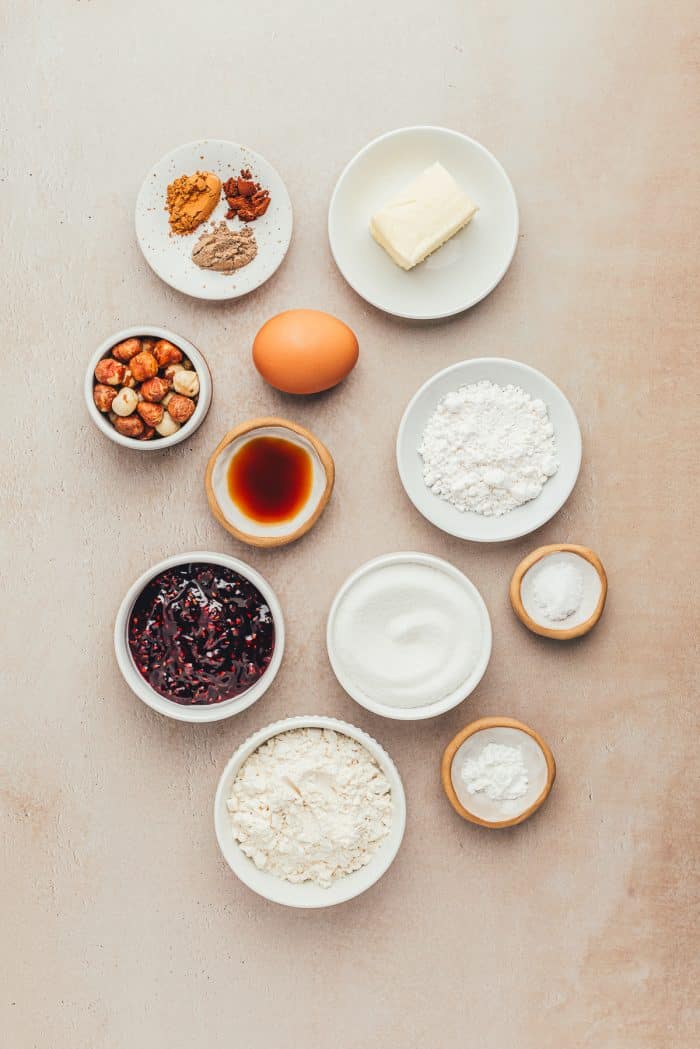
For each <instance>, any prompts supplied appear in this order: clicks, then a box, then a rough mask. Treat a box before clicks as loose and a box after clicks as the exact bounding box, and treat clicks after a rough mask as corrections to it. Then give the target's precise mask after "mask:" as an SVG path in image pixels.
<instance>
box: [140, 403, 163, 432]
mask: <svg viewBox="0 0 700 1049" xmlns="http://www.w3.org/2000/svg"><path fill="white" fill-rule="evenodd" d="M136 411H137V412H138V413H139V415H140V416H141V418H142V419H143V421H144V422H145V424H146V426H157V425H158V423H159V422H160V421H161V419H162V418H163V413H164V411H165V408H164V407H163V405H162V404H151V403H150V402H149V401H141V403H140V404H139V405H138V407H137V408H136Z"/></svg>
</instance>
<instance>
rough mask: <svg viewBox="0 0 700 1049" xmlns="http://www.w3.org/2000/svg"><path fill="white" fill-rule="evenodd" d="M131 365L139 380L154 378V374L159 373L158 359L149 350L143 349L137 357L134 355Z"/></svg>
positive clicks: (132, 371)
mask: <svg viewBox="0 0 700 1049" xmlns="http://www.w3.org/2000/svg"><path fill="white" fill-rule="evenodd" d="M130 367H131V374H132V375H133V376H134V378H135V379H136V381H137V382H144V381H145V380H146V379H152V378H153V376H154V375H157V374H158V361H157V360H156V359H155V357H154V356H153V354H152V353H149V352H148V351H147V350H143V351H142V352H141V353H137V354H136V356H135V357H132V358H131V361H130Z"/></svg>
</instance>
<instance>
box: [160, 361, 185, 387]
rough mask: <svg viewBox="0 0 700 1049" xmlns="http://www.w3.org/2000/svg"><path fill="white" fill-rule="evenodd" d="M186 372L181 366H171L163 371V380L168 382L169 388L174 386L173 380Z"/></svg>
mask: <svg viewBox="0 0 700 1049" xmlns="http://www.w3.org/2000/svg"><path fill="white" fill-rule="evenodd" d="M184 370H185V369H184V368H183V367H182V365H181V364H169V365H168V366H167V368H165V369H164V370H163V378H164V379H166V380H167V382H168V385H169V386H172V384H173V379H174V378H175V376H176V375H177V373H178V372H182V371H184Z"/></svg>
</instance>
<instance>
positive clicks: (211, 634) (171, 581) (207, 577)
mask: <svg viewBox="0 0 700 1049" xmlns="http://www.w3.org/2000/svg"><path fill="white" fill-rule="evenodd" d="M128 635H129V648H130V649H131V655H132V657H133V660H134V663H135V664H136V668H137V670H138V671H139V673H140V674H141V675H142V676H143V677H144V678H145V679H146V681H147V682H148V683H149V685H150V686H151V688H153V689H155V691H156V692H158V693H159V695H161V696H164V697H165V698H166V699H170V700H172V701H173V703H185V704H205V703H206V704H208V703H222V702H223V701H224V700H225V699H234V698H235V697H236V696H240V695H242V693H244V692H246V691H247V690H248V689H249V688H250V687H251V685H254V684H255V682H256V681H257V680H258V679H259V678H260V677H262V675H263V674H264V673H265V671H266V670H267V668H268V666H269V665H270V660H271V659H272V653H273V651H274V648H275V625H274V622H273V619H272V613H271V612H270V608H269V606H268V604H267V603H266V601H265V598H264V597H263V596H262V594H261V593H260V591H259V590H258V589H257V587H255V586H254V585H253V584H252V583H251V582H250V581H249V580H247V579H245V578H244V577H243V576H241V575H239V574H238V573H237V572H233V571H232V570H231V569H230V568H224V567H223V566H222V565H211V564H188V565H177V566H176V567H175V568H169V569H167V570H166V571H165V572H162V573H161V574H160V575H158V576H156V577H155V578H154V579H151V581H150V582H149V583H147V584H146V586H145V588H144V589H143V590H142V591H141V594H140V595H139V597H138V598H137V599H136V602H135V604H134V607H133V609H132V612H131V616H130V618H129V631H128Z"/></svg>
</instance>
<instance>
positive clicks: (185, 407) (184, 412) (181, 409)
mask: <svg viewBox="0 0 700 1049" xmlns="http://www.w3.org/2000/svg"><path fill="white" fill-rule="evenodd" d="M195 407H196V405H195V403H194V401H191V400H190V398H189V397H183V396H182V394H180V393H174V394H173V395H172V397H171V398H170V400H169V401H168V415H170V417H171V418H173V419H174V420H175V422H176V423H186V422H187V420H188V419H191V418H192V416H193V415H194V410H195Z"/></svg>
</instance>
